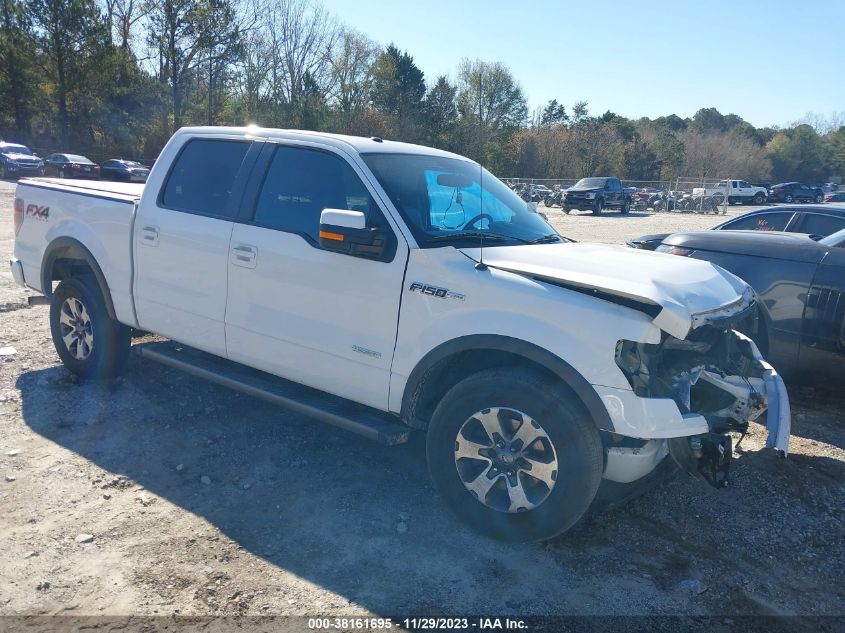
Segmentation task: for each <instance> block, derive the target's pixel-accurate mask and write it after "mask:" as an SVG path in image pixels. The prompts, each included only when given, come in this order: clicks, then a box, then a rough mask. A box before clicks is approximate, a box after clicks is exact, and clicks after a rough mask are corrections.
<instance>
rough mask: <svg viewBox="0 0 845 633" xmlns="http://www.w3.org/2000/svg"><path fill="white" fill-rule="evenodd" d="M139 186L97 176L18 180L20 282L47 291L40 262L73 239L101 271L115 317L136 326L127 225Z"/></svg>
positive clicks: (129, 237)
mask: <svg viewBox="0 0 845 633" xmlns="http://www.w3.org/2000/svg"><path fill="white" fill-rule="evenodd" d="M143 190H144V185H143V184H135V183H122V182H102V181H98V180H66V179H62V178H25V179H21V180H20V181H18V186H17V189H16V191H15V197H16V198H19V199H21V200H22V202H23V208H24V218H23V224H22V225H21V227H20V231H19V232H18V235H17V237H16V239H15V257H16V258H17V259H19V260H20V262H21V266H22V271H23V277H24V283H26V285H27V286H29V287H30V288H33V289H34V290H37V291H39V292H43V293H45V294H47V293H49V292H50V289H49V288H47V287H43V286H45V283H44V280H43V279H42V277H41V272H42V266H43V265H44V262H45V261H47V256H48V255H51V254H52V253H53V252H54V250H55V249H56V248H59V247H60V246H61V247H66V246H67V245H68V244H69V243H70V242H73V244H75V245H77V246H79V247H80V248H83V249H84V250H87V251H88V253H90V255H91V257H92V259H93V260H94V261H95V262H96V263H97V264H98V265H99V267H100V269H101V270H102V274H103V276H104V277H105V281H106V283H107V284H108V287H109V290H110V291H111V296H112V300H113V303H114V310H115V314H116V315H117V319H118V320H119V321H121V322H122V323H126V324H127V325H135V313H134V306H133V301H132V255H131V253H132V249H133V243H132V238H133V235H132V226H133V221H134V217H135V208H136V205H137V203H138V201H139V199H140V197H141V192H142V191H143ZM57 244H58V245H57ZM51 245H52V246H51ZM127 253H128V256H127ZM57 256H58V255H57Z"/></svg>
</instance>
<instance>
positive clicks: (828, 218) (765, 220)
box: [628, 205, 845, 251]
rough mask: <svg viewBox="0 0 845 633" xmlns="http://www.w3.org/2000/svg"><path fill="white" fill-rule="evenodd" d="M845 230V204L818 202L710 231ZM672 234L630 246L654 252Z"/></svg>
mask: <svg viewBox="0 0 845 633" xmlns="http://www.w3.org/2000/svg"><path fill="white" fill-rule="evenodd" d="M842 229H845V207H842V206H830V205H824V206H822V205H818V206H815V205H814V206H800V207H769V208H767V209H759V210H757V211H751V212H750V213H745V214H743V215H740V216H738V217H735V218H731V219H730V220H727V221H725V222H722V223H721V224H717V225H716V226H714V227H712V228H711V229H710V230H711V231H785V232H787V233H807V234H809V235H815V236H818V237H824V236H826V235H831V234H833V233H836V232H837V231H840V230H842ZM669 235H671V233H654V234H651V235H641V236H640V237H635V238H634V239H632V240H630V241H629V242H628V246H631V247H633V248H641V249H643V250H646V251H653V250H654V249H655V248H657V247H658V246H660V244H661V243H662V242H663V240H665V239H666V238H667V237H669Z"/></svg>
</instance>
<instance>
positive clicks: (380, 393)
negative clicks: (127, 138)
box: [11, 127, 789, 540]
mask: <svg viewBox="0 0 845 633" xmlns="http://www.w3.org/2000/svg"><path fill="white" fill-rule="evenodd" d="M14 204H15V207H14V213H15V222H14V225H15V235H16V239H15V251H14V254H15V255H14V258H13V259H12V261H11V269H12V275H13V277H14V278H15V280H17V282H18V283H20V284H24V285H26V286H28V287H30V288H32V289H33V290H35V291H38V292H40V293H43V294H44V295H45V296H46V297H47V299H48V300H49V303H50V322H51V330H52V336H53V341H54V344H55V347H56V350H57V352H58V355H59V357H60V358H61V360H62V362H63V363H64V364H65V366H66V367H67V368H68V369H69V370H70V371H72V372H75V373H77V374H80V375H83V376H92V377H97V378H110V377H112V376H114V375H116V374H117V373H118V372H120V371H121V368H122V367H123V365H124V363H125V361H126V359H127V357H128V355H129V352H130V347H134V350H135V352H136V354H137V355H140V356H141V357H145V358H146V359H148V360H154V361H158V362H162V363H165V364H168V365H170V366H172V367H178V368H180V369H183V370H185V371H189V372H192V373H194V374H196V375H199V376H202V377H204V378H206V379H209V380H213V381H217V382H218V383H220V384H224V385H226V386H229V387H232V388H236V389H241V390H243V391H245V392H247V393H249V394H251V395H253V396H257V397H262V398H266V399H268V400H270V401H273V402H278V403H280V404H283V405H285V406H289V407H293V408H294V409H296V410H299V411H302V412H305V413H308V414H309V415H312V416H314V417H316V418H318V419H321V420H323V421H326V422H330V423H332V424H335V425H338V426H340V427H343V428H345V429H348V430H350V431H354V432H358V433H362V434H364V435H367V436H368V437H371V438H373V439H376V440H380V441H382V442H385V443H388V444H395V443H400V442H403V441H406V440H407V439H408V435H409V432H410V429H419V430H420V431H421V432H422V431H424V432H425V433H426V445H427V458H428V463H429V470H430V473H431V477H432V479H433V481H434V483H435V487H436V488H437V490H438V491H439V492H440V493H441V495H442V497H443V499H444V500H445V502H446V504H447V505H448V506H449V507H450V508H451V509H452V510H453V511H454V512H455V513H456V514H457V515H458V516H459V517H461V518H462V519H463V520H465V521H467V522H468V523H469V524H470V525H472V526H474V527H475V528H476V529H478V530H480V531H482V532H484V533H486V534H488V535H490V536H493V537H497V538H502V539H510V540H540V539H547V538H550V537H552V536H554V535H556V534H559V533H561V532H563V531H565V530H566V529H568V528H569V527H571V526H572V525H573V524H574V523H575V522H576V521H577V520H578V519H579V517H581V516H582V515H583V513H584V512H585V511H586V510H587V509H588V507H589V506H590V505H591V503H592V502H593V500H594V498H595V496H596V493H597V490H598V488H599V485H600V484H601V483H602V482H603V481H605V482H615V483H617V484H623V485H627V484H631V485H633V484H635V483H636V482H638V481H640V480H641V479H642V478H644V477H646V476H647V475H649V474H650V473H652V472H653V471H654V470H655V469H656V468H657V467H658V465H660V464H662V463H663V462H664V460H667V459H669V457H668V456H669V455H671V458H672V459H674V460H675V461H676V462H677V463H679V464H681V466H682V467H683V468H685V469H686V470H687V471H688V472H690V473H691V474H693V475H694V476H696V477H699V478H701V479H704V480H707V481H709V482H710V483H712V484H714V485H716V486H722V485H724V484H725V483H726V476H727V469H728V466H729V464H730V461H729V458H730V454H731V445H730V436H729V435H728V432H729V431H733V430H739V431H742V430H744V429H745V428H746V427H747V425H748V423H749V420H754V419H762V418H761V416H767V424H768V425H769V427H770V428H769V430H770V439H771V442H772V443H771V445H772V446H774V447H776V448H779V449H781V450H786V442H787V439H788V430H789V416H788V411H789V410H788V401H787V400H786V392H785V391H784V389H783V384H782V381H780V380H779V378H778V377H777V376H776V375H775V374H774V373H773V371H772V369H771V367H770V366H769V365H768V364H767V363H766V362H765V360H764V359H763V358H762V357H761V356H760V354H759V351H758V350H757V348H756V346H755V345H754V344H753V342H751V340H750V339H749V338H748V337H746V336H745V335H743V334H740V333H738V332H737V331H735V330H734V328H735V327H740V326H742V327H747V324H748V323H749V322H750V320H753V315H754V311H755V299H754V295H753V293H752V291H751V290H750V288H749V287H748V286H747V285H746V284H745V283H744V282H742V281H741V280H740V279H738V278H737V277H734V276H733V275H731V274H730V273H727V272H726V271H724V270H722V269H720V268H717V267H715V266H713V265H711V264H709V263H707V262H702V261H696V260H692V259H682V258H677V257H672V256H671V255H663V254H657V253H647V252H638V251H635V250H633V249H628V248H625V247H622V246H619V247H614V246H607V245H598V244H584V243H573V242H571V241H569V240H567V239H565V238H563V237H562V236H560V235H559V234H558V233H556V232H555V231H554V230H553V229H552V228H551V227H550V226H549V225H548V224H547V223H546V222H545V220H544V219H543V218H542V217H541V216H540V215H538V214H537V213H533V212H531V211H529V209H528V208H527V205H526V204H525V202H524V201H522V200H521V199H520V198H519V197H518V196H517V195H516V194H515V193H514V192H512V191H511V190H510V189H509V188H508V187H507V186H506V185H504V184H503V183H502V182H501V181H499V180H498V179H497V178H496V177H495V176H493V175H492V174H491V173H489V172H488V171H486V170H485V169H484V168H483V167H481V166H480V165H478V164H477V163H475V162H473V161H471V160H468V159H466V158H463V157H461V156H458V155H456V154H451V153H448V152H444V151H440V150H435V149H431V148H426V147H421V146H416V145H409V144H404V143H396V142H389V141H384V140H382V139H380V138H357V137H348V136H339V135H332V134H322V133H316V132H303V131H285V130H272V129H261V128H254V127H247V128H183V129H181V130H179V131H178V132H177V133H176V134H175V135H174V136H173V138H172V139H171V140H170V141H169V142H168V144H167V145H166V147H165V148H164V150H163V151H162V153H161V155H160V158H159V160H158V161H157V162H156V163H155V165H154V167H153V168H152V171H151V172H150V175H149V178H148V180H147V182H146V184H131V183H105V182H93V181H74V182H68V181H66V180H52V179H31V180H22V181H20V183H19V184H18V187H17V190H16V198H15V203H14ZM585 324H589V327H587V326H586V325H585ZM132 329H140V330H145V331H148V332H151V333H154V334H158V335H160V336H161V337H163V338H164V339H165V340H163V341H161V340H159V341H152V342H141V343H138V344H136V345H134V346H131V345H130V340H131V339H130V332H131V330H132ZM167 339H169V340H167ZM138 362H141V361H138ZM767 403H773V404H774V405H775V406H774V408H769V412H768V414H766V410H767V406H769V407H771V404H767ZM772 411H775V413H774V414H773V413H772ZM773 425H777V433H774V434H773V429H774V426H773ZM314 494H315V495H318V494H319V489H315V490H314Z"/></svg>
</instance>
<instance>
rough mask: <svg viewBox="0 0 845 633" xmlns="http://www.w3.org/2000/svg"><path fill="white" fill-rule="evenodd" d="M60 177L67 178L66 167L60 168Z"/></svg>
mask: <svg viewBox="0 0 845 633" xmlns="http://www.w3.org/2000/svg"><path fill="white" fill-rule="evenodd" d="M59 178H67V172H66V171H65V170H64V169H60V170H59Z"/></svg>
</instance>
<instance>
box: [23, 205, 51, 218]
mask: <svg viewBox="0 0 845 633" xmlns="http://www.w3.org/2000/svg"><path fill="white" fill-rule="evenodd" d="M26 217H28V218H35V219H36V220H43V221H45V222H46V221H47V219H48V218H49V217H50V207H39V206H38V205H37V204H28V205H27V206H26Z"/></svg>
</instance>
